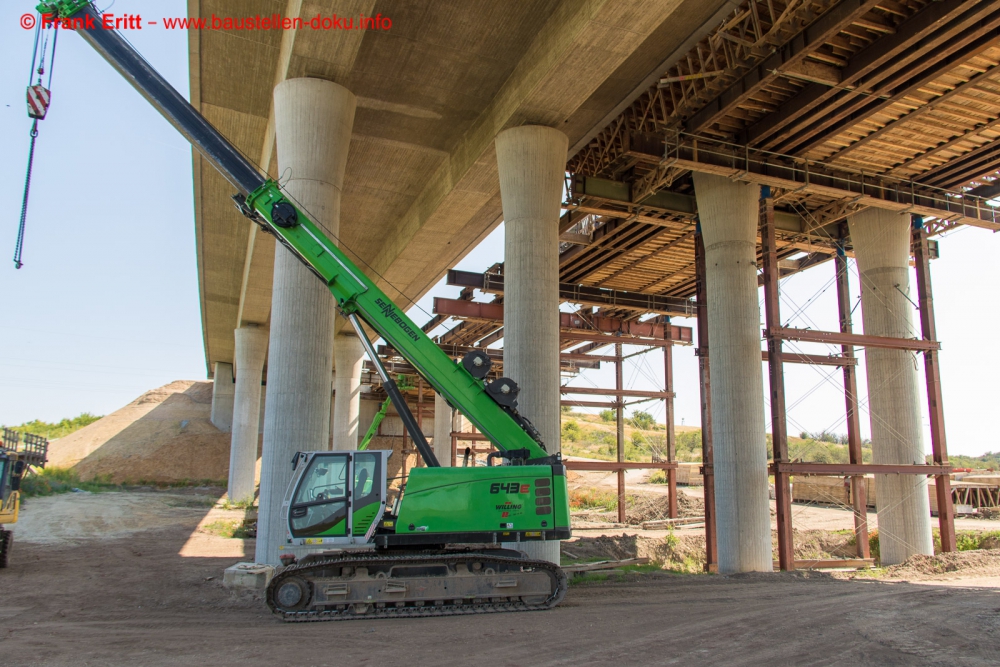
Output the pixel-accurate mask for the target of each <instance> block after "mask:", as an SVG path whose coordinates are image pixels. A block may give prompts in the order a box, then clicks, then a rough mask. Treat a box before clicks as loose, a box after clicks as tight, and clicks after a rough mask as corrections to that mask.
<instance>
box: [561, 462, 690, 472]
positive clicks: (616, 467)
mask: <svg viewBox="0 0 1000 667" xmlns="http://www.w3.org/2000/svg"><path fill="white" fill-rule="evenodd" d="M563 465H564V466H566V469H567V470H584V471H591V472H616V471H624V470H676V469H677V462H676V461H674V462H672V463H670V462H666V461H664V462H659V463H647V462H645V461H639V462H636V461H622V462H621V463H619V462H618V461H566V460H563Z"/></svg>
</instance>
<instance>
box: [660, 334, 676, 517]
mask: <svg viewBox="0 0 1000 667" xmlns="http://www.w3.org/2000/svg"><path fill="white" fill-rule="evenodd" d="M663 390H664V391H669V392H673V390H674V346H673V345H667V346H666V347H664V348H663ZM663 414H664V417H663V421H664V426H665V428H666V438H665V440H666V445H667V461H670V462H671V463H675V462H676V461H677V438H676V434H675V433H674V399H673V398H665V399H663ZM667 515H668V516H669V517H670V518H671V519H676V518H677V517H678V512H677V471H676V470H674V469H670V470H668V471H667Z"/></svg>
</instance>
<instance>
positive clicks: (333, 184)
mask: <svg viewBox="0 0 1000 667" xmlns="http://www.w3.org/2000/svg"><path fill="white" fill-rule="evenodd" d="M355 106H356V98H355V97H354V95H353V94H352V93H351V92H350V91H349V90H347V89H346V88H344V87H343V86H339V85H337V84H335V83H332V82H330V81H323V80H321V79H289V80H287V81H283V82H282V83H280V84H278V85H277V86H276V87H275V89H274V118H275V137H276V140H277V148H278V171H279V173H285V172H286V170H287V178H288V181H287V182H286V184H285V191H286V192H288V194H289V195H290V196H291V197H292V198H294V199H295V201H296V202H297V203H298V204H299V205H300V207H302V208H304V209H305V210H307V211H308V212H309V215H310V218H311V219H312V221H313V222H314V223H316V224H317V225H319V226H320V227H322V228H323V229H324V230H325V231H326V232H327V233H328V234H329V235H330V236H331V237H333V238H336V237H337V236H338V234H339V231H340V196H341V186H342V184H343V180H344V169H345V167H346V165H347V151H348V148H349V146H350V141H351V128H352V126H353V124H354V109H355ZM333 314H334V301H333V297H332V296H331V294H330V292H329V290H328V289H327V288H326V286H325V285H324V284H323V283H322V282H321V281H319V280H317V279H316V276H314V275H313V274H312V273H310V272H309V270H308V269H306V267H305V266H303V265H302V264H301V263H300V262H299V260H297V259H296V258H295V257H293V256H292V254H291V253H289V252H288V251H286V250H285V248H284V247H283V246H282V245H281V244H276V245H275V256H274V288H273V295H272V297H271V340H270V348H269V350H270V351H269V360H268V372H267V391H266V393H267V407H266V412H265V415H264V451H263V455H262V459H263V460H262V464H261V480H260V512H259V515H258V523H257V553H256V559H257V562H259V563H270V564H277V563H278V554H279V551H278V546H279V545H280V544H281V543H282V542H283V541H284V539H285V530H286V528H285V523H284V521H282V519H281V516H280V514H281V501H282V498H283V497H284V495H285V490H286V488H287V486H288V482H289V480H290V479H291V474H292V469H291V465H290V464H289V462H290V461H291V459H292V455H293V454H294V453H295V452H296V451H306V450H315V449H324V448H325V447H326V443H327V442H329V439H330V377H331V374H332V372H333Z"/></svg>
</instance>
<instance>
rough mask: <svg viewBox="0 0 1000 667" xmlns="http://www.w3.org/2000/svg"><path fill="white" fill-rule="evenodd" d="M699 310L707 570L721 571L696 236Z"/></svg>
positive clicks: (701, 246)
mask: <svg viewBox="0 0 1000 667" xmlns="http://www.w3.org/2000/svg"><path fill="white" fill-rule="evenodd" d="M694 263H695V289H696V301H695V303H696V309H697V311H696V312H697V313H698V349H697V350H695V352H697V353H698V385H699V387H698V388H699V394H700V397H701V460H702V462H703V465H702V469H701V474H702V479H703V484H704V486H703V487H702V488H703V489H704V493H705V570H707V571H708V572H714V571H717V570H718V569H719V543H718V541H717V540H716V536H715V515H716V512H715V472H714V467H713V465H714V461H715V452H714V450H713V447H712V388H711V373H710V368H709V363H708V351H709V346H708V300H707V298H706V296H707V294H708V291H707V284H706V281H705V239H704V237H703V236H702V234H701V232H700V231H699V232H697V233H696V234H695V236H694Z"/></svg>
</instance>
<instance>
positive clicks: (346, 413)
mask: <svg viewBox="0 0 1000 667" xmlns="http://www.w3.org/2000/svg"><path fill="white" fill-rule="evenodd" d="M333 353H334V356H335V357H336V359H337V372H336V373H334V387H335V390H334V395H333V422H332V424H333V426H332V429H333V449H339V450H350V449H357V448H358V438H359V437H360V435H359V433H358V423H359V418H360V415H361V368H362V366H363V364H364V357H365V349H364V348H363V347H362V346H361V339H359V338H358V337H357V336H349V335H346V334H338V335H337V336H336V338H335V340H334V344H333Z"/></svg>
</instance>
